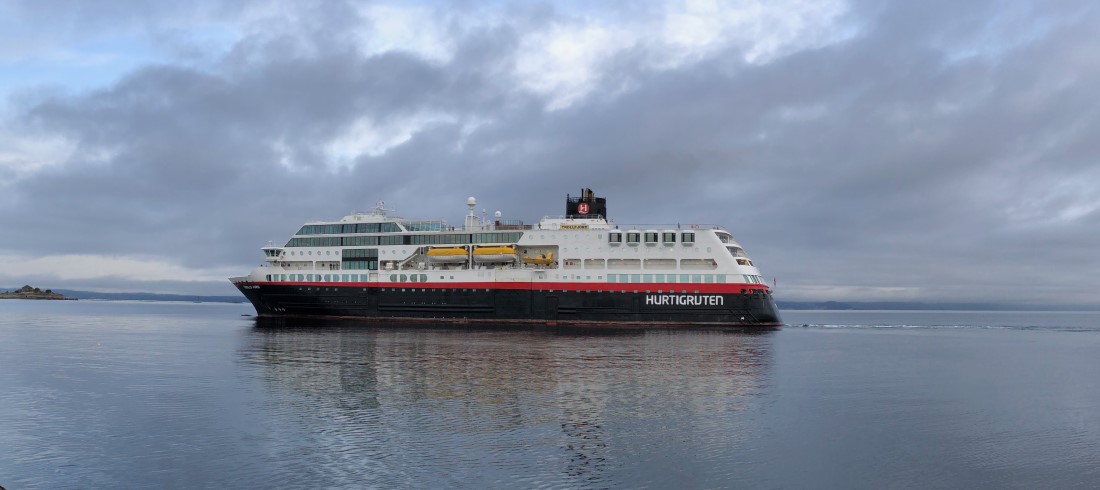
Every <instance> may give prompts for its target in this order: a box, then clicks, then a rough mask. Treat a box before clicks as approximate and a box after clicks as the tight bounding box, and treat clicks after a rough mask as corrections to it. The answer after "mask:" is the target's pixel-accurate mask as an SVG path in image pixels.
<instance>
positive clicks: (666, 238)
mask: <svg viewBox="0 0 1100 490" xmlns="http://www.w3.org/2000/svg"><path fill="white" fill-rule="evenodd" d="M661 241H662V242H665V243H676V232H674V231H666V232H664V233H661Z"/></svg>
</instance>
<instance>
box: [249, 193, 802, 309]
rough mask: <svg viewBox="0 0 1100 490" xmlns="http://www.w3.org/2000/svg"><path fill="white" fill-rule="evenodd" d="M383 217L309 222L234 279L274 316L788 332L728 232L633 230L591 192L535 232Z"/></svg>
mask: <svg viewBox="0 0 1100 490" xmlns="http://www.w3.org/2000/svg"><path fill="white" fill-rule="evenodd" d="M466 206H467V207H468V214H467V215H466V217H465V219H464V223H463V224H462V226H448V225H446V224H445V223H444V222H443V221H442V220H423V219H405V218H400V217H397V216H391V215H390V214H389V212H388V211H387V210H386V209H385V206H384V204H383V203H379V205H378V206H376V207H375V209H374V210H373V211H372V212H367V213H353V214H351V215H348V216H345V217H343V218H341V219H339V220H330V221H315V222H307V223H305V224H304V225H303V226H302V227H301V229H299V230H298V232H297V233H295V234H294V236H293V237H291V238H290V240H289V241H287V242H286V244H284V245H282V246H278V245H275V244H274V243H271V242H269V243H268V245H267V246H265V247H263V248H262V251H263V253H264V259H265V262H264V263H263V264H262V265H260V266H259V267H258V268H256V269H255V270H253V271H252V272H251V273H249V274H248V275H247V276H243V277H233V278H230V281H232V282H233V284H234V285H236V287H237V288H238V289H240V291H241V292H242V293H243V294H244V295H245V296H246V297H247V298H248V300H249V301H251V302H252V305H253V306H255V308H256V313H257V314H258V315H260V316H326V317H353V318H362V319H364V320H370V321H378V322H389V321H401V320H410V321H418V322H425V321H443V322H470V323H484V322H499V323H532V322H533V323H543V324H550V325H556V324H575V325H593V326H595V325H623V326H627V325H634V326H764V327H767V326H778V325H781V320H780V318H779V312H778V310H777V308H776V306H775V302H774V300H773V299H772V290H771V289H770V288H769V287H768V285H767V282H766V281H765V280H764V278H763V277H761V274H760V271H759V270H758V269H757V267H756V265H755V264H753V262H752V259H750V258H749V256H748V255H747V254H746V253H745V250H744V249H743V248H742V247H741V245H740V244H739V243H738V242H737V241H736V240H734V238H733V235H732V234H731V233H730V232H729V231H728V230H727V229H725V228H723V227H721V226H717V225H704V224H671V225H620V224H616V223H615V222H614V221H612V220H610V219H609V218H608V217H607V200H606V199H605V198H603V197H597V196H596V195H595V193H594V192H592V190H591V189H582V190H581V194H580V195H579V196H569V195H566V199H565V214H564V215H562V216H548V217H544V218H542V219H541V220H539V221H538V223H535V224H524V223H523V222H519V221H507V220H502V219H501V214H500V212H499V211H498V212H496V213H495V215H494V217H493V218H488V217H487V216H486V214H485V213H484V212H482V215H481V216H478V215H477V213H476V212H475V208H476V206H477V201H476V199H474V198H473V197H471V198H469V199H467V202H466Z"/></svg>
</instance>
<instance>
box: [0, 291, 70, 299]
mask: <svg viewBox="0 0 1100 490" xmlns="http://www.w3.org/2000/svg"><path fill="white" fill-rule="evenodd" d="M0 299H33V300H38V301H76V300H77V298H66V297H64V296H61V295H60V294H52V295H49V296H46V295H44V294H12V293H0Z"/></svg>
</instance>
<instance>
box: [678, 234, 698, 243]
mask: <svg viewBox="0 0 1100 490" xmlns="http://www.w3.org/2000/svg"><path fill="white" fill-rule="evenodd" d="M680 241H681V242H683V244H684V245H687V244H690V243H695V232H693V231H685V232H683V233H681V234H680Z"/></svg>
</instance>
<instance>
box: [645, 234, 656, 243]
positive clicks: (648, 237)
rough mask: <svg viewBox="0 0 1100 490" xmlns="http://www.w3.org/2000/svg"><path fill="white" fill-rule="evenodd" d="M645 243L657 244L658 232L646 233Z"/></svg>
mask: <svg viewBox="0 0 1100 490" xmlns="http://www.w3.org/2000/svg"><path fill="white" fill-rule="evenodd" d="M645 242H646V243H651V244H652V243H657V232H655V231H647V232H645Z"/></svg>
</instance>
